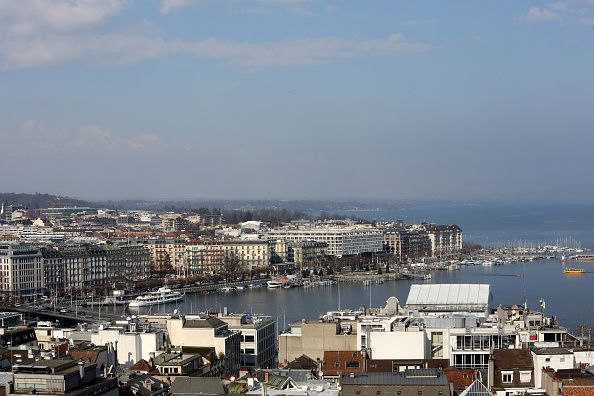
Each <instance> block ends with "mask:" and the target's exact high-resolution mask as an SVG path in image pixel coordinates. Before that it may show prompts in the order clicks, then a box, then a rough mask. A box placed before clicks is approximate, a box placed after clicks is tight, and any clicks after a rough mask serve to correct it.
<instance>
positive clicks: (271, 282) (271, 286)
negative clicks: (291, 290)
mask: <svg viewBox="0 0 594 396" xmlns="http://www.w3.org/2000/svg"><path fill="white" fill-rule="evenodd" d="M266 284H267V285H268V288H269V289H279V288H281V287H282V286H283V284H282V282H279V281H276V280H269V281H268V282H266Z"/></svg>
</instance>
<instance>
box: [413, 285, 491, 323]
mask: <svg viewBox="0 0 594 396" xmlns="http://www.w3.org/2000/svg"><path fill="white" fill-rule="evenodd" d="M491 300H492V295H491V287H490V285H487V284H482V285H481V284H445V283H443V284H439V283H436V284H417V285H411V287H410V291H409V293H408V298H407V300H406V309H408V310H411V311H416V312H418V313H419V314H421V315H443V314H444V313H452V314H453V313H458V314H473V315H478V316H481V317H486V316H488V315H489V313H490V311H491Z"/></svg>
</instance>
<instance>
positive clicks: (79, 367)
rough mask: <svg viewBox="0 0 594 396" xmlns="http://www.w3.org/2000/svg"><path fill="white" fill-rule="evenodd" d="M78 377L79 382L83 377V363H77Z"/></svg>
mask: <svg viewBox="0 0 594 396" xmlns="http://www.w3.org/2000/svg"><path fill="white" fill-rule="evenodd" d="M78 375H80V379H81V380H82V379H83V378H84V377H85V364H84V363H83V362H78Z"/></svg>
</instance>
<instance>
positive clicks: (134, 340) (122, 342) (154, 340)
mask: <svg viewBox="0 0 594 396" xmlns="http://www.w3.org/2000/svg"><path fill="white" fill-rule="evenodd" d="M162 340H163V333H161V332H151V333H120V331H119V330H99V331H98V332H97V333H93V334H92V335H91V342H92V343H94V344H95V345H105V344H106V343H108V342H111V343H113V344H114V346H115V343H116V341H117V343H118V344H117V356H118V363H119V364H122V365H124V366H126V367H129V366H131V365H133V364H134V363H136V362H138V361H139V360H140V359H148V358H149V354H150V353H151V352H155V351H158V350H159V349H161V347H162V346H163V342H162Z"/></svg>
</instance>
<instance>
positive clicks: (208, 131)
mask: <svg viewBox="0 0 594 396" xmlns="http://www.w3.org/2000/svg"><path fill="white" fill-rule="evenodd" d="M0 109H1V110H0V181H1V184H2V187H0V190H1V191H3V192H44V193H45V192H47V193H55V194H61V195H70V196H74V197H79V198H84V199H126V198H128V199H139V198H143V199H192V198H209V199H211V198H227V199H241V198H292V199H298V198H390V199H417V198H420V199H421V198H422V199H454V200H493V201H499V200H518V201H522V200H526V201H553V202H592V201H593V200H594V183H592V169H594V155H593V151H592V150H593V149H594V0H561V1H556V2H539V1H521V2H520V1H515V0H502V1H492V2H477V1H474V0H467V1H463V0H461V1H423V2H416V1H415V2H411V1H395V0H386V1H382V0H374V1H348V0H340V1H338V0H334V1H321V0H319V1H317V0H251V1H247V0H246V1H240V0H162V1H157V0H155V1H150V0H146V1H133V0H96V1H93V0H23V1H14V0H0Z"/></svg>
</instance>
